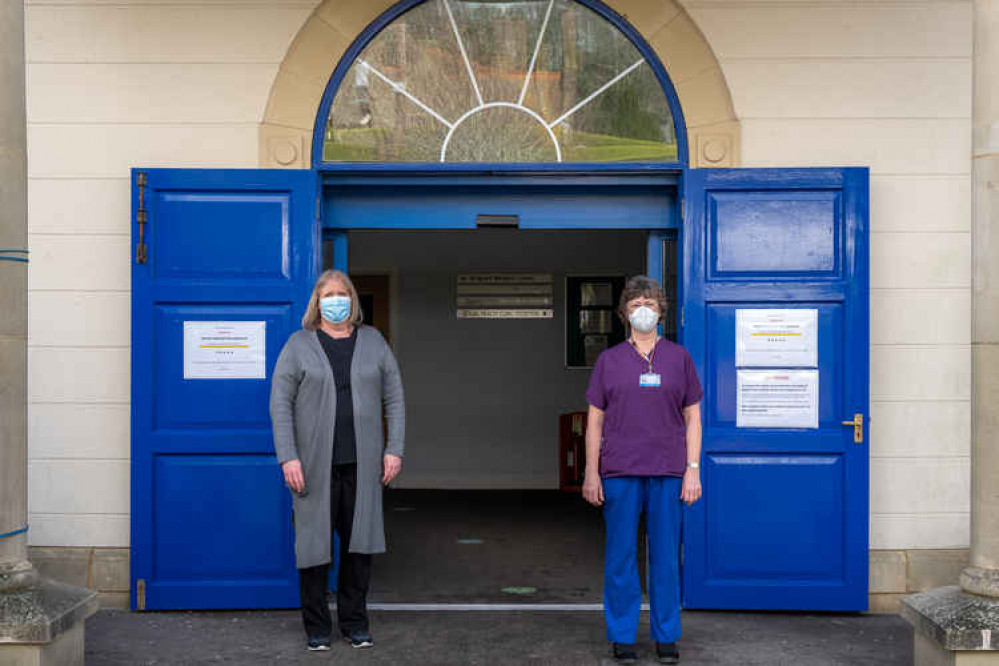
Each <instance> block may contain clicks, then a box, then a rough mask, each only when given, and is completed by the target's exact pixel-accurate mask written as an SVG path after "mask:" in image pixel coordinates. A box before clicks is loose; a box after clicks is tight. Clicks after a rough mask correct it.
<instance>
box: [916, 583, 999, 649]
mask: <svg viewBox="0 0 999 666" xmlns="http://www.w3.org/2000/svg"><path fill="white" fill-rule="evenodd" d="M901 605H902V616H903V617H904V618H905V619H907V620H908V621H909V622H911V623H912V625H913V628H914V629H915V632H916V635H915V643H914V648H915V650H914V660H913V663H914V664H915V666H986V665H989V666H992V665H995V666H999V599H992V598H988V597H979V596H975V595H973V594H968V593H967V592H964V591H963V590H962V589H961V588H960V587H958V586H957V585H951V586H949V587H938V588H935V589H932V590H927V591H926V592H920V593H918V594H913V595H910V596H908V597H905V598H904V599H902V604H901Z"/></svg>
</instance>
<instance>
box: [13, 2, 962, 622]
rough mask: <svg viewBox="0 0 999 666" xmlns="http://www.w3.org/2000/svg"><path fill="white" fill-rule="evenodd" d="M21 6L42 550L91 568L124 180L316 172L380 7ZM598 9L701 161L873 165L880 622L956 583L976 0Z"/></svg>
mask: <svg viewBox="0 0 999 666" xmlns="http://www.w3.org/2000/svg"><path fill="white" fill-rule="evenodd" d="M26 4H27V7H26V21H27V32H26V35H27V62H28V65H27V88H28V142H29V244H30V248H31V253H32V254H31V257H32V261H31V264H30V272H29V395H28V400H29V407H28V413H29V458H30V461H29V492H30V497H29V511H30V523H31V533H30V543H31V544H32V545H33V546H35V547H39V548H42V550H38V549H37V548H36V550H35V551H34V552H35V554H36V556H37V557H38V558H40V559H47V560H48V561H51V560H52V559H53V558H56V559H58V555H59V552H58V551H53V550H51V549H52V548H53V547H63V548H69V549H71V550H67V551H64V552H65V553H67V556H66V557H67V561H73V562H77V563H76V564H73V565H72V566H74V567H78V566H82V565H80V564H79V562H78V560H79V558H81V557H84V556H83V555H80V553H90V555H87V557H91V556H93V557H94V558H97V554H98V553H105V551H104V550H103V549H125V548H127V546H128V543H129V375H130V367H129V326H130V314H129V299H130V291H129V289H130V285H129V279H130V278H129V275H130V273H129V270H130V264H129V262H130V257H131V254H132V253H131V247H130V238H129V228H130V227H129V219H130V218H129V169H130V168H131V167H133V166H146V167H157V166H162V167H248V168H249V167H257V166H268V167H278V168H282V167H292V168H302V167H307V166H308V165H309V164H310V163H311V154H310V151H311V139H312V132H313V127H314V124H315V119H316V113H317V109H318V106H319V101H320V98H321V96H322V93H323V90H324V88H325V85H326V82H327V80H328V77H329V75H330V73H331V72H332V70H333V68H334V67H335V65H336V63H337V62H338V60H339V58H340V57H341V55H342V54H343V52H344V50H345V49H346V48H347V47H348V45H349V44H350V43H351V42H352V40H353V39H354V38H355V37H356V36H357V34H358V33H359V32H360V31H361V30H362V29H363V28H364V27H365V26H366V25H367V24H368V23H369V22H370V21H372V20H373V19H374V18H375V17H376V16H377V15H378V14H379V13H380V12H381V11H383V10H384V9H385V8H386V7H388V6H389V2H387V1H386V0H373V1H372V2H363V3H361V2H345V1H343V0H325V1H324V2H322V3H318V4H317V3H316V2H312V1H308V0H303V1H298V0H282V1H281V2H258V1H255V0H201V1H200V2H191V3H184V4H164V3H155V2H149V1H147V0H120V1H117V2H115V3H105V2H102V1H96V2H85V1H83V0H79V1H77V0H69V1H67V2H60V3H50V2H41V1H39V2H35V1H34V0H28V1H27V3H26ZM607 4H608V5H610V6H611V7H612V8H614V9H615V10H616V11H617V12H619V13H620V14H622V15H623V16H624V17H626V18H627V19H628V20H629V21H630V22H631V24H632V25H633V26H635V27H636V28H637V29H638V30H639V32H641V33H642V34H643V35H644V37H645V39H646V40H647V41H648V42H649V44H650V45H651V46H652V47H653V49H654V50H655V52H656V53H657V55H658V56H659V58H660V59H661V60H662V62H663V64H664V65H665V66H666V68H667V70H668V71H669V73H670V75H671V77H672V80H673V82H674V84H675V85H676V89H677V92H678V95H679V97H680V101H681V105H682V107H683V111H684V114H685V117H686V122H687V126H688V138H689V143H690V154H691V162H692V166H699V167H710V166H745V167H764V166H777V167H786V166H814V165H833V166H849V165H862V166H869V167H870V168H871V267H870V270H871V405H870V415H871V437H870V441H871V451H870V454H871V495H870V497H871V505H870V506H871V531H870V544H871V548H872V551H873V552H872V556H871V592H872V608H875V609H889V610H891V609H893V608H894V606H893V603H894V600H895V598H896V595H900V594H902V593H905V592H907V591H913V590H915V589H923V588H924V587H930V586H934V585H939V584H942V583H949V582H953V581H954V580H955V578H956V576H955V575H953V574H954V570H959V569H960V567H961V566H963V564H958V563H959V562H961V563H963V562H965V560H966V558H967V550H966V549H967V547H968V545H969V496H970V481H969V478H970V474H969V442H970V423H971V412H970V392H971V372H970V367H971V351H970V340H971V330H970V325H971V252H972V248H971V238H970V228H971V227H970V219H971V182H970V181H971V157H970V156H971V114H972V109H971V100H972V96H971V87H972V51H971V49H972V27H973V16H972V5H971V2H968V1H965V0H940V1H933V0H919V1H913V0H883V1H880V2H876V3H874V2H871V3H866V2H862V3H855V2H842V1H840V0H796V1H794V2H792V1H790V0H687V1H684V2H678V3H677V2H673V1H672V0H656V1H653V0H617V1H609V2H608V3H607ZM54 322H59V325H58V326H55V325H53V323H54ZM108 552H111V551H108ZM115 552H118V553H119V554H120V553H121V552H124V551H123V550H117V551H115ZM101 557H103V555H101ZM89 561H90V560H88V562H89ZM94 562H96V559H94ZM88 567H90V568H89V569H88V573H87V576H88V578H87V580H88V581H90V580H91V578H90V577H92V576H95V575H97V574H96V571H97V569H96V568H94V567H95V565H94V564H93V563H91V564H88ZM955 567H956V569H955ZM81 575H82V574H80V573H79V572H77V574H74V578H80V576H81ZM125 580H126V581H127V577H126V578H125ZM111 585H112V587H109V588H102V589H105V591H107V592H109V593H121V592H122V590H121V589H120V586H121V583H120V579H115V582H114V583H113V584H111ZM108 599H111V597H108Z"/></svg>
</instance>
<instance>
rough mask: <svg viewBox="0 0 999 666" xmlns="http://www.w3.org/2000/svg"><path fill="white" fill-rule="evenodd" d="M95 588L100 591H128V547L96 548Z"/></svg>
mask: <svg viewBox="0 0 999 666" xmlns="http://www.w3.org/2000/svg"><path fill="white" fill-rule="evenodd" d="M93 561H94V576H93V586H92V587H93V588H94V589H95V590H97V591H99V592H125V593H127V592H128V585H129V551H128V549H127V548H95V549H94V560H93Z"/></svg>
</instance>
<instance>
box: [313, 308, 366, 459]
mask: <svg viewBox="0 0 999 666" xmlns="http://www.w3.org/2000/svg"><path fill="white" fill-rule="evenodd" d="M317 334H318V335H319V344H321V345H322V346H323V351H325V352H326V358H328V359H329V361H330V369H331V370H333V379H334V380H336V421H335V423H334V426H333V464H334V465H347V464H350V463H356V462H357V440H356V439H355V438H354V400H353V394H352V393H351V391H350V362H351V360H352V358H353V356H354V343H355V342H357V327H354V332H353V333H351V334H350V337H349V338H333V337H330V336H329V335H328V334H327V333H326V332H325V331H323V330H322V329H320V330H319V331H317Z"/></svg>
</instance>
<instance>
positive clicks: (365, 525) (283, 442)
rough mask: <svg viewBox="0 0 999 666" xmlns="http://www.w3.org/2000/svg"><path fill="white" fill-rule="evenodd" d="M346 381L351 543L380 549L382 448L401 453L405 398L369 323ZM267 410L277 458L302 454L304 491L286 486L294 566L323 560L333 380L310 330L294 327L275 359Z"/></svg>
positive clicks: (355, 548)
mask: <svg viewBox="0 0 999 666" xmlns="http://www.w3.org/2000/svg"><path fill="white" fill-rule="evenodd" d="M350 385H351V391H352V394H353V405H354V435H355V438H356V440H357V499H356V502H355V506H354V525H353V534H352V535H351V538H350V551H351V552H355V553H381V552H384V551H385V528H384V524H383V520H382V483H381V477H382V455H383V454H385V453H391V454H393V455H397V456H400V457H401V456H402V455H403V449H404V442H403V439H404V432H405V402H404V399H403V391H402V380H401V379H400V376H399V366H398V365H397V363H396V360H395V356H394V355H393V354H392V350H391V349H390V348H389V346H388V344H386V342H385V339H384V338H382V335H381V333H379V332H378V330H377V329H374V328H372V327H370V326H360V327H359V328H358V330H357V341H356V343H355V345H354V355H353V357H352V360H351V366H350ZM383 407H384V414H385V420H386V421H387V423H388V442H387V444H386V442H385V441H384V435H383V430H382V409H383ZM270 412H271V422H272V424H273V428H274V450H275V452H276V453H277V458H278V461H279V462H281V463H284V462H287V461H289V460H295V459H298V460H301V462H302V470H303V472H304V474H305V494H304V496H301V497H300V496H299V495H298V494H295V493H293V494H292V497H293V505H294V512H295V559H296V563H297V566H298V568H299V569H304V568H306V567H312V566H317V565H319V564H327V563H329V562H330V561H331V560H332V557H331V553H332V543H331V542H332V536H331V530H330V477H331V466H332V460H333V427H334V424H335V419H336V382H335V380H334V379H333V371H332V370H331V369H330V364H329V360H328V359H327V357H326V352H324V351H323V348H322V345H321V344H320V343H319V338H318V337H317V334H316V332H315V331H306V330H301V331H298V332H296V333H294V334H293V335H292V336H291V337H290V338H289V339H288V342H286V343H285V345H284V348H283V349H282V350H281V354H280V356H278V360H277V365H276V366H275V367H274V378H273V383H272V385H271V404H270Z"/></svg>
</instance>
